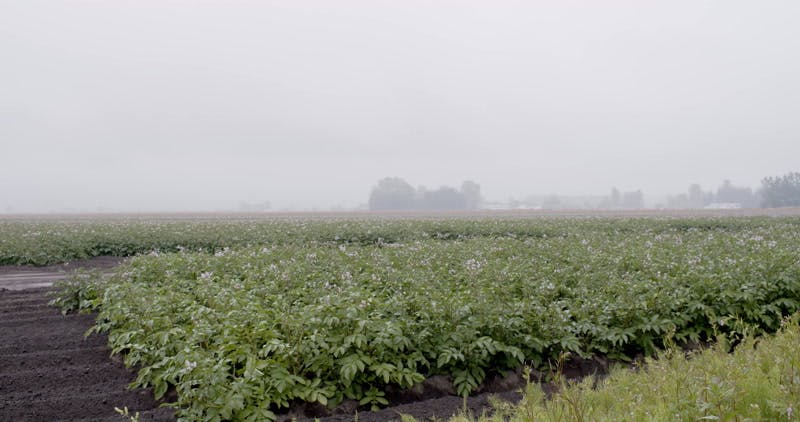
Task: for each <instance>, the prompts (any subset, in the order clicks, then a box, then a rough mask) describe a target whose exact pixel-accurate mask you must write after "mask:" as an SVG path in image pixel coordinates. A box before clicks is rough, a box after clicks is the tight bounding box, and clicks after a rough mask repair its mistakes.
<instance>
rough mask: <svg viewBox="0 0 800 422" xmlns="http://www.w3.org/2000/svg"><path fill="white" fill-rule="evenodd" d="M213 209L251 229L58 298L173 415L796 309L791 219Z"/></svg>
mask: <svg viewBox="0 0 800 422" xmlns="http://www.w3.org/2000/svg"><path fill="white" fill-rule="evenodd" d="M175 224H179V223H175ZM180 224H183V223H180ZM221 224H222V228H217V229H214V230H220V231H215V233H216V238H218V239H233V238H237V239H240V240H241V239H244V238H247V239H251V240H252V239H261V241H259V242H256V241H255V240H252V245H251V246H246V244H247V243H248V242H244V243H245V245H244V246H235V245H234V246H235V247H231V248H228V247H226V246H222V245H224V244H225V243H224V242H222V241H220V242H219V243H217V244H215V245H214V246H213V247H207V246H203V247H198V246H199V245H202V242H198V243H193V244H188V243H184V245H187V246H186V247H185V250H184V251H182V252H175V253H163V251H164V250H166V248H161V249H160V250H161V251H162V252H161V253H158V254H150V255H143V256H139V257H136V258H134V259H132V260H131V261H130V262H128V263H126V264H124V265H122V266H121V267H119V268H118V269H117V271H116V273H115V274H114V275H113V276H112V277H111V278H110V279H108V280H106V281H102V280H95V281H94V282H88V284H78V285H75V286H71V285H67V286H66V287H65V290H64V293H63V297H65V299H64V300H63V301H62V302H59V304H60V305H62V306H64V307H65V308H69V309H76V308H77V309H81V308H83V309H98V310H99V315H98V319H97V323H96V325H95V327H94V330H95V331H101V332H107V333H108V335H109V342H110V344H111V347H112V349H113V351H114V353H121V354H123V355H124V358H125V362H126V363H127V364H128V365H137V366H139V367H140V370H139V376H138V378H137V379H136V381H135V382H134V386H149V387H152V388H153V389H154V391H155V393H156V395H157V396H158V397H161V396H163V395H164V394H165V393H166V392H167V391H168V390H169V389H170V388H171V387H174V388H175V389H176V390H177V393H178V399H177V401H176V402H175V403H174V405H175V406H176V407H178V408H179V409H180V413H179V414H180V417H181V418H182V419H184V420H230V419H233V420H268V419H273V418H274V417H275V413H276V412H278V411H280V409H285V408H286V407H288V406H290V405H291V404H292V403H295V402H298V401H306V402H318V403H321V404H323V405H336V404H337V403H340V402H342V401H343V400H344V399H346V398H347V399H354V400H357V401H359V402H360V403H361V404H362V405H365V406H369V407H374V406H380V405H384V404H386V403H387V399H386V395H385V391H387V390H389V389H390V387H391V389H398V388H399V389H402V388H409V387H412V386H414V385H415V384H417V383H419V382H421V381H422V380H423V379H425V378H426V377H429V376H433V375H440V374H442V375H448V376H450V377H451V379H452V380H453V383H454V387H455V389H456V391H457V392H458V393H459V394H462V395H467V394H469V393H470V392H471V391H473V390H474V389H475V388H476V387H477V386H478V385H480V384H481V383H482V382H483V381H484V379H485V378H486V377H487V376H489V375H491V374H493V373H500V372H503V371H506V370H514V369H516V368H518V367H519V366H520V365H522V364H528V365H533V366H540V367H541V366H542V365H543V364H544V363H545V362H547V361H550V360H554V359H558V357H559V356H561V354H562V353H564V352H571V353H575V354H577V355H582V356H588V355H592V354H603V355H609V356H612V357H617V358H630V357H632V356H634V355H636V354H638V353H645V354H653V353H655V351H656V350H657V349H659V348H662V347H663V346H664V345H665V342H668V341H676V342H678V343H692V342H697V341H705V340H709V339H712V338H713V337H714V336H716V335H718V334H724V335H727V336H729V337H730V338H732V340H734V341H740V340H741V339H742V338H744V334H745V333H751V334H759V333H762V332H774V331H775V330H777V329H778V328H779V326H780V324H781V320H782V318H783V317H784V316H785V315H789V314H792V313H794V312H797V311H798V310H800V241H799V240H800V231H798V230H797V227H798V220H797V219H771V220H766V219H708V220H706V219H703V220H613V219H610V220H568V219H565V220H501V221H495V220H476V221H472V220H451V221H437V220H431V221H382V220H374V221H372V220H370V221H364V222H361V223H358V222H352V221H339V222H330V221H323V222H281V223H274V224H275V225H274V226H269V227H270V228H269V230H266V229H264V230H266V231H265V233H267V232H268V233H270V234H271V235H272V236H273V237H272V238H269V239H271V240H270V242H269V243H266V244H265V243H262V242H263V241H264V239H267V237H259V236H264V234H263V233H262V234H258V235H253V236H254V237H253V238H248V237H247V236H249V235H248V234H245V233H250V235H252V233H258V232H259V230H262V229H263V227H262V226H259V225H258V224H254V225H253V227H252V232H248V231H246V230H244V229H245V228H246V227H247V226H245V225H238V224H234V225H233V226H228V225H226V224H228V223H221ZM265 224H266V223H265ZM136 227H138V226H136ZM198 230H199V231H198V232H196V233H193V234H192V235H193V236H195V239H201V238H204V236H207V234H206V233H205V232H203V230H212V229H211V228H206V229H203V228H199V229H198ZM225 230H228V231H227V232H226V231H225ZM226 233H227V234H226ZM168 237H169V236H166V237H161V238H160V239H166V238H168ZM387 239H391V240H387ZM198 249H203V251H198ZM576 400H577V399H576ZM576 403H577V401H576Z"/></svg>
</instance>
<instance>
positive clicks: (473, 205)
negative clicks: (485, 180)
mask: <svg viewBox="0 0 800 422" xmlns="http://www.w3.org/2000/svg"><path fill="white" fill-rule="evenodd" d="M461 195H462V196H463V197H464V202H465V203H466V208H467V209H468V210H476V209H478V207H479V206H480V204H481V201H483V198H481V185H479V184H477V183H475V182H473V181H471V180H467V181H464V182H463V183H461Z"/></svg>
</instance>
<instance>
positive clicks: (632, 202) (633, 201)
mask: <svg viewBox="0 0 800 422" xmlns="http://www.w3.org/2000/svg"><path fill="white" fill-rule="evenodd" d="M598 208H603V209H625V210H637V209H641V208H644V193H643V192H642V191H641V189H639V190H635V191H630V192H620V191H619V189H617V188H611V195H609V196H608V197H607V198H604V199H603V200H602V201H600V204H599V205H598Z"/></svg>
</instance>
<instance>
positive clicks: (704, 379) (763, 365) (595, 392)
mask: <svg viewBox="0 0 800 422" xmlns="http://www.w3.org/2000/svg"><path fill="white" fill-rule="evenodd" d="M798 319H799V318H798V317H797V316H795V317H794V318H792V319H790V320H785V321H784V323H783V327H782V328H781V329H780V331H779V332H778V333H777V334H776V335H774V336H769V337H764V338H760V339H754V338H753V337H747V338H746V339H745V340H744V341H743V342H742V343H740V344H739V345H738V346H736V348H735V350H734V351H733V353H728V351H729V350H730V346H729V344H728V342H726V341H725V339H724V338H721V340H720V341H719V342H718V343H717V344H716V345H715V346H713V347H711V348H708V349H705V350H703V351H698V352H693V353H690V354H689V355H688V356H687V354H686V353H684V352H683V351H680V350H677V349H673V350H670V351H666V352H663V353H661V355H660V356H659V357H658V358H655V359H647V360H646V362H645V364H644V365H642V366H640V367H638V368H636V369H635V370H631V369H629V368H622V367H618V368H616V369H614V370H612V371H611V373H610V374H609V376H608V377H606V378H604V379H602V380H600V381H596V380H594V379H592V378H587V379H584V380H583V381H581V382H568V381H565V380H563V379H561V380H557V382H558V383H559V384H560V388H559V389H558V392H556V393H555V394H553V395H551V396H550V397H547V395H546V394H545V392H544V391H543V390H542V388H541V386H540V385H539V384H536V383H530V384H529V385H528V386H527V387H526V389H525V391H524V397H523V400H522V401H521V402H520V403H519V404H518V405H511V404H504V403H496V411H495V413H494V414H493V415H491V416H487V415H461V416H457V417H455V418H453V419H451V422H466V421H475V420H479V421H485V422H494V421H512V422H517V421H525V422H534V421H536V422H538V421H543V422H544V421H548V422H549V421H698V420H700V421H704V420H720V421H792V420H797V419H798V414H797V413H798V411H800V408H799V407H798V406H800V326H798ZM595 384H596V385H595ZM593 387H594V388H593Z"/></svg>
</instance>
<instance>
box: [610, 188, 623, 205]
mask: <svg viewBox="0 0 800 422" xmlns="http://www.w3.org/2000/svg"><path fill="white" fill-rule="evenodd" d="M621 204H622V195H620V193H619V189H617V188H615V187H614V188H611V208H618V207H619V206H620V205H621Z"/></svg>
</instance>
